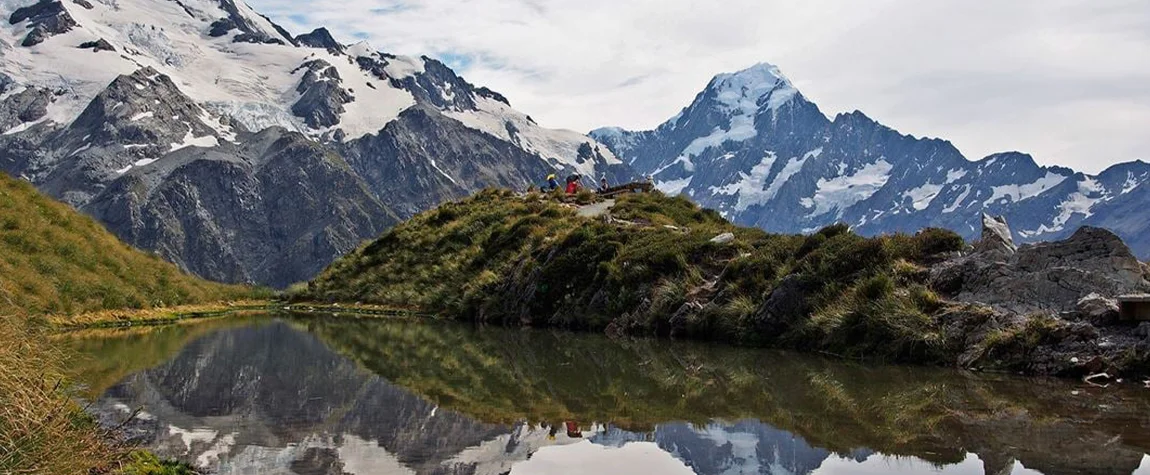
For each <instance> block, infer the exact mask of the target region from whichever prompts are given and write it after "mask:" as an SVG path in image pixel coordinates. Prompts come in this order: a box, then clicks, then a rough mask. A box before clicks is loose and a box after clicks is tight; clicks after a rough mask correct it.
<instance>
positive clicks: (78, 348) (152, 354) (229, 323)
mask: <svg viewBox="0 0 1150 475" xmlns="http://www.w3.org/2000/svg"><path fill="white" fill-rule="evenodd" d="M270 321H271V319H270V318H268V317H267V316H262V317H261V316H250V317H225V318H209V319H202V320H196V321H185V322H180V323H177V324H172V325H161V326H144V327H135V328H122V329H91V330H79V331H73V332H67V333H62V334H58V335H55V336H54V337H53V339H54V340H55V341H56V342H58V343H59V344H60V345H61V346H63V347H65V348H67V349H68V350H70V353H71V354H70V358H69V364H68V367H69V368H70V370H71V373H72V375H73V378H75V379H76V380H77V381H79V382H81V383H83V385H84V387H83V394H82V395H83V396H84V397H88V398H95V397H99V396H100V395H101V394H103V393H104V392H105V391H107V390H108V388H111V387H112V386H113V385H115V384H116V383H118V382H120V381H122V380H123V379H124V378H126V377H128V376H129V375H132V374H135V373H138V372H140V371H144V370H146V369H149V368H153V367H155V366H158V365H160V364H163V363H164V362H166V361H168V360H169V359H171V358H173V357H174V356H176V355H177V354H178V353H179V352H180V350H181V349H183V348H184V347H185V346H187V345H188V343H191V342H192V341H195V340H196V339H198V338H200V337H203V336H205V335H208V334H210V333H213V332H216V331H220V330H226V329H230V328H242V327H250V326H252V325H257V324H260V323H267V322H270Z"/></svg>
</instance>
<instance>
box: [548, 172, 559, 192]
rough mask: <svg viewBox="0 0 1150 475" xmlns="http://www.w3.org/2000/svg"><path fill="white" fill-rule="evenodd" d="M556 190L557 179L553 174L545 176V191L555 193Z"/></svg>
mask: <svg viewBox="0 0 1150 475" xmlns="http://www.w3.org/2000/svg"><path fill="white" fill-rule="evenodd" d="M556 188H559V177H556V176H555V174H554V173H552V174H550V175H547V191H555V189H556Z"/></svg>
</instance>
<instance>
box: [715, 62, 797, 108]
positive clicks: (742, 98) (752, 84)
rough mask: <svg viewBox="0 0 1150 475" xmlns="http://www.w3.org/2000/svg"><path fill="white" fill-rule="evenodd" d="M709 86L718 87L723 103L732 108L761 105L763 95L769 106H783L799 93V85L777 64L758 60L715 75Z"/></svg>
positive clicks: (718, 97) (717, 91)
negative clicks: (739, 68) (735, 69)
mask: <svg viewBox="0 0 1150 475" xmlns="http://www.w3.org/2000/svg"><path fill="white" fill-rule="evenodd" d="M708 89H711V90H714V91H716V96H717V99H718V100H719V102H720V103H722V104H724V105H726V106H728V107H729V108H731V109H743V110H746V109H758V108H759V107H760V106H761V104H760V103H759V101H760V99H765V100H766V105H767V108H768V109H771V110H774V109H778V108H779V107H782V106H783V104H786V103H787V102H789V101H790V100H791V99H793V98H794V97H795V96H796V95H797V94H798V89H796V88H795V86H794V84H792V83H791V81H790V79H787V77H786V76H784V75H783V73H782V71H781V70H780V69H779V67H778V66H775V65H773V64H770V63H758V64H756V65H754V66H751V67H749V68H746V69H743V70H741V71H736V72H733V73H723V74H719V75H716V76H715V77H714V79H712V80H711V84H710V85H709V86H708Z"/></svg>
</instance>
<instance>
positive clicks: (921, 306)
mask: <svg viewBox="0 0 1150 475" xmlns="http://www.w3.org/2000/svg"><path fill="white" fill-rule="evenodd" d="M723 233H732V234H734V235H735V240H734V241H733V242H730V243H726V244H718V243H714V242H712V239H713V238H714V237H716V236H718V235H720V234H723ZM963 245H964V243H963V241H962V239H961V238H959V237H958V236H956V235H954V234H953V233H950V232H948V231H942V230H937V229H928V230H924V231H922V232H920V233H918V234H916V235H913V236H912V235H893V236H883V237H877V238H864V237H862V236H859V235H856V234H854V233H853V232H851V231H850V228H849V227H847V226H845V225H834V226H829V227H827V228H825V229H822V230H820V231H819V232H816V233H814V234H812V235H809V236H791V235H775V234H768V233H765V232H763V231H761V230H758V229H750V228H743V227H739V226H735V225H733V224H731V223H729V222H728V221H726V220H725V219H723V217H722V216H720V215H719V214H718V213H716V212H714V211H711V210H705V209H702V208H700V207H698V206H697V205H695V204H694V203H692V202H691V201H690V200H688V199H686V198H683V197H674V198H671V197H667V196H664V195H662V194H661V193H658V192H655V193H648V194H632V195H624V196H621V197H619V199H618V200H617V203H616V205H615V206H614V208H613V209H611V211H610V218H609V219H603V218H595V219H592V218H582V217H579V216H578V215H577V214H576V213H575V212H574V209H573V207H572V206H570V205H567V204H564V203H562V202H561V200H560V199H559V198H556V197H554V196H547V195H538V194H532V195H528V196H526V197H521V196H517V195H515V194H513V193H511V192H508V191H500V190H488V191H484V192H482V193H479V194H478V195H476V196H474V197H471V198H468V199H465V200H463V201H460V202H456V203H449V204H446V205H444V206H442V207H440V208H439V209H437V210H433V211H429V212H426V213H423V214H421V215H418V216H416V217H415V218H413V219H412V220H410V221H408V222H407V223H404V224H401V225H399V226H397V227H396V228H394V229H392V230H391V231H389V232H388V233H387V234H385V235H384V236H383V237H381V238H380V239H378V240H376V241H375V242H373V243H370V244H368V245H366V246H364V247H363V248H361V249H359V250H358V251H356V252H354V253H352V254H350V255H348V256H346V257H345V258H343V259H341V260H339V261H337V262H336V263H335V264H333V265H332V266H331V267H329V268H328V269H327V270H326V271H325V272H324V273H323V274H322V275H320V276H319V277H318V278H317V279H316V280H315V281H313V282H311V283H310V284H309V285H308V288H307V289H306V290H300V293H299V294H298V298H301V299H313V300H318V301H328V302H346V303H371V304H379V305H390V306H400V307H403V306H406V307H409V308H413V309H418V310H421V311H424V312H429V313H439V314H443V315H446V316H449V317H454V318H459V319H469V320H478V321H487V322H495V323H501V324H510V325H530V326H555V327H563V328H572V329H584V330H593V331H603V330H610V331H622V332H626V333H632V334H649V335H673V336H684V337H691V338H699V339H711V340H721V341H728V342H735V343H744V344H754V345H770V346H781V347H788V348H795V349H803V350H809V351H822V352H827V353H834V354H840V355H844V356H852V357H868V358H878V359H885V360H913V361H922V362H931V361H934V360H941V359H942V353H943V351H944V349H943V348H942V339H941V337H940V336H939V335H940V331H939V329H938V323H937V322H936V321H935V320H934V319H933V318H931V315H933V314H934V313H935V312H936V311H938V310H939V308H940V307H941V306H942V303H941V301H940V300H939V299H938V298H937V296H936V295H933V293H931V292H930V291H929V290H927V289H925V287H924V286H923V282H924V280H925V278H926V273H925V272H924V267H923V266H924V265H926V264H928V263H929V262H931V261H933V260H936V259H938V258H939V256H942V255H945V254H946V253H949V252H953V251H956V250H959V249H961V248H962V246H963ZM784 281H787V282H788V284H787V285H789V286H790V287H788V288H791V289H792V290H791V291H792V292H794V295H790V296H788V297H786V298H783V299H781V300H790V301H794V300H799V301H800V304H799V305H795V306H793V308H789V309H784V310H783V311H782V312H783V313H788V315H781V316H780V315H777V314H778V313H780V310H779V309H772V308H767V307H766V305H768V302H770V301H771V296H772V294H773V293H774V292H775V291H777V290H779V289H780V286H782V285H783V282H784ZM790 313H793V314H794V315H790Z"/></svg>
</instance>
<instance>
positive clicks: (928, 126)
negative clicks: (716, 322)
mask: <svg viewBox="0 0 1150 475" xmlns="http://www.w3.org/2000/svg"><path fill="white" fill-rule="evenodd" d="M249 2H250V3H252V5H253V6H255V7H256V8H257V10H260V11H262V12H264V13H266V14H268V15H270V16H271V17H273V19H275V20H276V21H277V22H280V23H281V24H283V25H284V26H286V27H287V28H288V29H289V30H292V31H295V32H303V31H310V30H311V29H312V28H314V27H317V26H327V27H328V28H329V29H330V30H332V32H333V33H334V34H335V35H336V37H337V38H338V39H340V40H341V41H345V42H352V41H356V40H357V39H366V40H368V41H370V42H371V44H372V45H373V46H375V47H376V48H377V49H380V50H383V51H387V52H391V53H398V54H416V55H417V54H426V55H429V56H432V57H436V58H440V59H442V60H444V61H445V62H447V63H448V64H449V65H451V66H452V67H454V68H455V69H456V70H457V71H459V72H461V73H462V74H463V75H464V76H465V77H466V78H467V79H468V80H469V81H471V82H472V83H476V84H480V85H486V86H489V87H491V88H492V89H494V90H497V91H499V92H502V93H504V94H505V95H507V96H508V98H509V99H510V100H511V103H512V104H513V105H514V106H515V107H516V108H518V109H520V110H522V111H524V112H526V113H529V114H531V115H532V116H533V117H534V118H535V119H536V120H537V121H538V122H540V123H541V124H543V125H545V126H548V127H563V128H570V129H575V130H579V131H587V130H589V129H591V128H594V127H599V126H604V125H618V126H623V127H626V128H630V129H645V128H652V127H654V126H656V125H658V124H659V123H661V122H663V121H665V120H666V119H668V118H670V117H671V116H673V115H674V114H675V113H677V112H678V111H679V109H681V108H682V107H684V106H686V105H687V104H688V103H690V101H691V100H692V99H693V98H694V96H695V94H696V93H698V92H699V90H701V89H702V88H703V86H705V85H706V83H707V81H708V80H709V79H710V78H711V76H713V75H714V74H716V73H720V72H725V71H735V70H739V69H743V68H745V67H748V66H750V65H752V64H755V63H758V62H764V61H765V62H770V63H772V64H776V65H778V66H779V67H780V68H782V70H783V72H784V73H786V74H787V76H788V77H789V78H790V79H791V80H792V81H793V82H794V83H795V84H796V85H797V86H798V87H799V89H800V90H801V91H802V92H803V94H804V95H806V96H807V97H808V98H809V99H811V100H812V101H814V102H815V103H817V104H819V106H820V107H821V108H822V110H823V112H825V113H827V114H828V115H834V114H836V113H839V112H849V111H852V110H856V109H857V110H861V111H863V112H865V113H867V115H869V116H871V117H872V118H875V119H876V120H878V121H880V122H882V123H884V124H886V125H889V126H891V127H893V128H895V129H898V130H900V131H902V132H903V133H909V134H913V135H917V136H931V137H941V138H945V139H948V140H951V141H952V142H954V144H955V145H956V146H958V148H959V149H960V150H962V151H963V153H965V154H966V155H967V156H968V157H969V158H981V157H983V156H985V155H988V154H990V153H993V152H996V151H1005V150H1020V151H1024V152H1028V153H1031V154H1033V155H1034V156H1035V158H1036V159H1037V160H1038V161H1039V162H1040V163H1043V164H1058V165H1067V166H1072V167H1075V168H1078V169H1081V170H1083V171H1088V172H1097V171H1099V170H1101V169H1103V168H1105V167H1106V166H1107V165H1109V164H1112V163H1115V162H1119V161H1128V160H1134V159H1146V160H1150V0H1104V1H1085V0H1073V1H1072V0H1011V1H1000V2H991V1H974V2H972V1H966V0H963V1H959V0H938V1H922V0H867V1H865V2H859V1H853V0H807V1H804V2H793V1H788V0H721V1H718V2H716V1H713V0H712V1H704V0H249Z"/></svg>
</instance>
